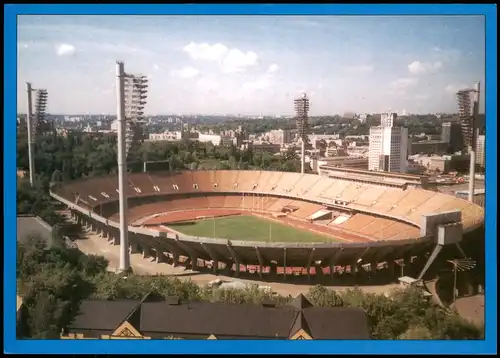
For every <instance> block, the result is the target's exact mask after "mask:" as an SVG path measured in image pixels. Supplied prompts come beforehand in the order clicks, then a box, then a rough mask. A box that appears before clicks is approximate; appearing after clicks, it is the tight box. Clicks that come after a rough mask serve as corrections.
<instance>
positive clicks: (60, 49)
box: [56, 44, 76, 56]
mask: <svg viewBox="0 0 500 358" xmlns="http://www.w3.org/2000/svg"><path fill="white" fill-rule="evenodd" d="M75 51H76V48H75V46H73V45H70V44H59V45H57V46H56V53H57V56H71V55H73V54H74V53H75Z"/></svg>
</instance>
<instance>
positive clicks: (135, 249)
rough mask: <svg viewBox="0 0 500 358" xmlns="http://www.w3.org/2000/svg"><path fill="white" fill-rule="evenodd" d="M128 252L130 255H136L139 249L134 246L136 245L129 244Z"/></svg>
mask: <svg viewBox="0 0 500 358" xmlns="http://www.w3.org/2000/svg"><path fill="white" fill-rule="evenodd" d="M129 252H130V253H131V254H136V253H138V252H139V248H138V247H137V245H136V244H134V243H131V244H130V245H129Z"/></svg>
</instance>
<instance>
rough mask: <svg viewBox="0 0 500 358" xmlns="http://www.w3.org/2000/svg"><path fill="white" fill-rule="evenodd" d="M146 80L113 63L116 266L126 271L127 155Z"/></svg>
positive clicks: (143, 101) (144, 95)
mask: <svg viewBox="0 0 500 358" xmlns="http://www.w3.org/2000/svg"><path fill="white" fill-rule="evenodd" d="M147 87H148V86H147V78H146V77H144V76H137V75H132V74H128V73H125V65H124V63H123V62H117V63H116V94H117V108H116V109H117V123H118V140H117V143H118V191H119V206H120V267H119V272H126V271H128V270H129V269H130V253H129V245H128V220H127V196H126V189H125V188H126V185H127V154H128V151H129V149H130V147H131V146H132V145H133V144H134V140H135V135H134V133H135V129H136V128H137V124H138V123H139V121H140V120H141V119H142V116H143V114H144V106H145V104H146V97H147Z"/></svg>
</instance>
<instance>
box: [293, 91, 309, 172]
mask: <svg viewBox="0 0 500 358" xmlns="http://www.w3.org/2000/svg"><path fill="white" fill-rule="evenodd" d="M293 104H294V107H295V120H296V124H297V131H298V135H299V138H300V145H301V151H300V172H301V173H302V174H304V169H305V164H306V158H305V153H306V150H305V148H306V142H307V134H308V133H309V115H308V114H309V98H307V94H305V93H303V94H302V96H300V97H299V98H297V99H295V100H294V101H293Z"/></svg>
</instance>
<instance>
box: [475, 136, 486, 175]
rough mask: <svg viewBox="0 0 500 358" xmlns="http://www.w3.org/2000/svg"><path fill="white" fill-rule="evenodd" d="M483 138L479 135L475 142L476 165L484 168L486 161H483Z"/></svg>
mask: <svg viewBox="0 0 500 358" xmlns="http://www.w3.org/2000/svg"><path fill="white" fill-rule="evenodd" d="M484 140H485V136H484V135H479V136H477V140H476V164H477V165H479V166H481V167H483V168H484V167H485V164H486V160H485V155H484V153H485V149H486V147H485V142H484Z"/></svg>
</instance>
